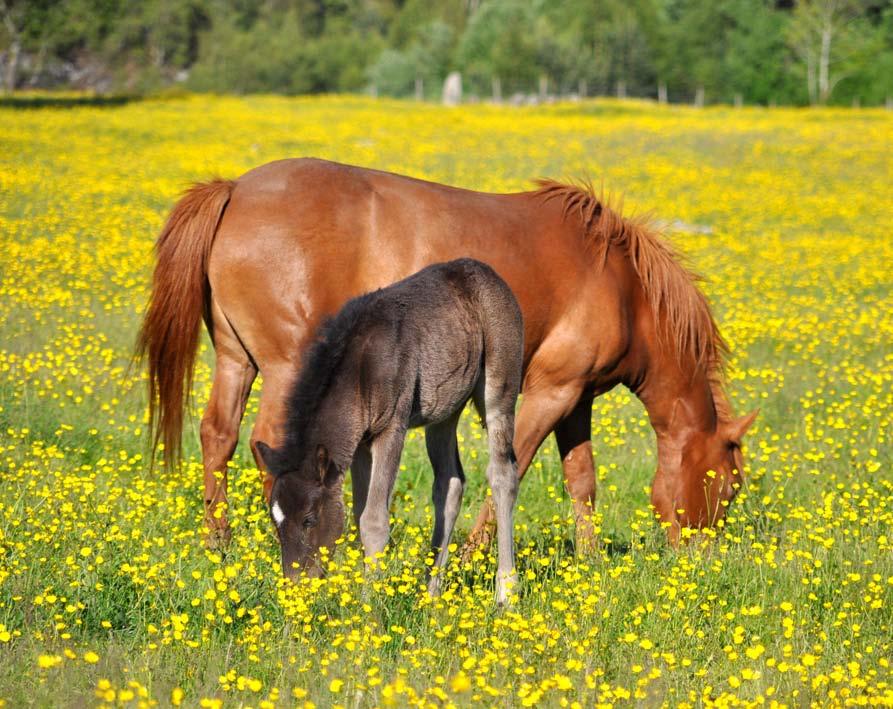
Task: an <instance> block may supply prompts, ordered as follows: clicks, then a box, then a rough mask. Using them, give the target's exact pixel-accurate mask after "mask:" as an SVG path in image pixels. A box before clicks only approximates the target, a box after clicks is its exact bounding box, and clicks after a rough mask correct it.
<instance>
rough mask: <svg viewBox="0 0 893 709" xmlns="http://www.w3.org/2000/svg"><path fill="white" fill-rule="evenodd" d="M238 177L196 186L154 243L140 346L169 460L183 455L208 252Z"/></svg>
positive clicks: (157, 436)
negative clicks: (150, 290) (181, 453)
mask: <svg viewBox="0 0 893 709" xmlns="http://www.w3.org/2000/svg"><path fill="white" fill-rule="evenodd" d="M234 186H235V182H233V181H231V180H221V179H215V180H212V181H210V182H203V183H197V184H195V185H193V186H192V187H191V188H190V189H189V190H188V191H187V192H186V194H185V195H183V198H182V199H181V200H180V201H179V202H178V203H177V205H176V206H175V207H174V209H173V211H172V212H171V214H170V216H169V217H168V219H167V223H166V224H165V225H164V229H162V231H161V235H160V236H159V237H158V241H157V242H156V244H155V258H156V261H155V272H154V274H153V277H152V296H151V299H150V300H149V307H148V309H147V310H146V315H145V318H144V319H143V325H142V328H141V329H140V333H139V338H138V340H137V345H136V356H137V357H138V358H140V359H143V358H148V363H149V420H150V423H149V427H150V430H151V431H152V451H153V458H154V453H155V451H157V449H158V444H159V443H162V444H164V459H165V461H166V462H167V463H168V464H169V465H170V464H172V463H174V462H176V461H177V460H178V459H179V456H180V443H181V435H182V428H183V417H184V413H185V409H186V405H187V403H188V401H189V392H190V389H191V387H192V374H193V369H194V366H195V355H196V351H197V349H198V340H199V335H200V332H201V323H202V317H203V316H205V315H206V312H207V310H208V306H209V302H208V297H209V287H208V256H209V254H210V253H211V244H212V243H213V242H214V235H215V233H216V232H217V226H218V224H219V223H220V219H221V217H222V216H223V211H224V209H225V208H226V205H227V203H228V202H229V199H230V195H231V194H232V191H233V187H234Z"/></svg>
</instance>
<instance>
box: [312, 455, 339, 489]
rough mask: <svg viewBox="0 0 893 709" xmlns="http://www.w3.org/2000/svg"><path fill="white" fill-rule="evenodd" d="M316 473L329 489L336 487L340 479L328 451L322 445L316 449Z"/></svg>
mask: <svg viewBox="0 0 893 709" xmlns="http://www.w3.org/2000/svg"><path fill="white" fill-rule="evenodd" d="M316 472H317V474H318V475H319V481H320V482H321V483H322V484H323V485H328V486H329V487H331V486H332V485H334V484H335V483H336V482H337V481H338V480H339V478H340V475H339V473H338V470H337V468H335V465H334V464H333V463H332V458H331V457H330V456H329V451H328V449H327V448H326V447H325V446H324V445H322V444H320V445H318V446H317V447H316Z"/></svg>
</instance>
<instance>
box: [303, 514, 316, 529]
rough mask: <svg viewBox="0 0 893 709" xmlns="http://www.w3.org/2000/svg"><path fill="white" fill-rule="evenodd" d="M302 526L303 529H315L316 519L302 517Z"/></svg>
mask: <svg viewBox="0 0 893 709" xmlns="http://www.w3.org/2000/svg"><path fill="white" fill-rule="evenodd" d="M303 524H304V527H305V528H307V527H315V526H316V517H314V516H313V515H307V516H306V517H304V522H303Z"/></svg>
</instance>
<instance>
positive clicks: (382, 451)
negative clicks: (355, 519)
mask: <svg viewBox="0 0 893 709" xmlns="http://www.w3.org/2000/svg"><path fill="white" fill-rule="evenodd" d="M405 437H406V429H405V428H404V427H402V426H396V427H393V428H391V429H389V430H387V431H385V432H383V433H381V434H379V435H378V436H377V437H376V438H375V440H374V441H372V445H371V450H372V475H371V476H370V478H369V489H368V491H367V493H366V507H365V509H364V510H363V512H362V514H361V515H360V520H359V524H360V540H361V541H362V542H363V550H364V553H365V555H366V563H367V564H369V563H370V562H373V561H374V560H375V558H376V556H377V555H378V554H380V553H381V552H382V551H384V548H385V545H387V543H388V536H389V534H390V531H391V525H390V505H391V493H392V492H393V491H394V481H395V480H396V479H397V470H398V469H399V467H400V454H401V453H402V452H403V440H404V438H405Z"/></svg>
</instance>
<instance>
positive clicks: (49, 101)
mask: <svg viewBox="0 0 893 709" xmlns="http://www.w3.org/2000/svg"><path fill="white" fill-rule="evenodd" d="M133 101H142V97H141V96H137V95H135V94H120V95H114V96H49V95H47V96H0V108H13V109H28V110H33V109H41V108H83V107H85V106H89V107H94V108H114V107H116V106H124V105H126V104H128V103H131V102H133Z"/></svg>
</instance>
